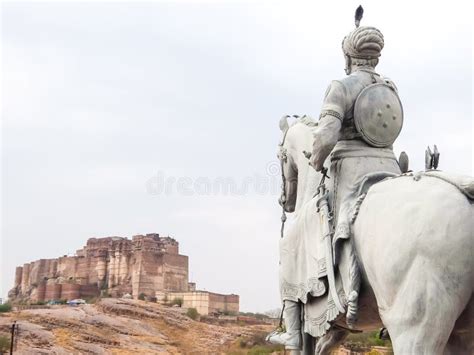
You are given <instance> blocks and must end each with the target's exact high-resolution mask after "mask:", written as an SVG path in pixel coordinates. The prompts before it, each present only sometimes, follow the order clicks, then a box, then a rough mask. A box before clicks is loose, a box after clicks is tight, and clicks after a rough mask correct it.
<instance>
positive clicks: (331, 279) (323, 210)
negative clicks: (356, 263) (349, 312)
mask: <svg viewBox="0 0 474 355" xmlns="http://www.w3.org/2000/svg"><path fill="white" fill-rule="evenodd" d="M321 173H322V174H323V176H322V178H321V182H320V183H319V186H318V200H317V202H316V206H317V208H318V210H317V211H318V212H319V222H320V223H319V225H320V228H321V237H322V239H323V241H324V246H325V250H326V272H327V276H328V284H329V292H330V294H331V296H332V299H333V300H334V304H335V305H336V308H337V309H338V310H339V312H341V313H344V312H345V309H344V306H343V305H342V304H341V301H340V299H339V296H338V294H337V289H336V279H335V276H334V264H333V257H332V236H333V234H334V233H333V231H332V227H331V220H332V214H331V212H330V211H329V202H328V200H329V191H328V190H327V189H326V185H325V184H324V181H325V179H326V178H329V177H328V175H327V169H326V168H324V169H323V170H322V171H321Z"/></svg>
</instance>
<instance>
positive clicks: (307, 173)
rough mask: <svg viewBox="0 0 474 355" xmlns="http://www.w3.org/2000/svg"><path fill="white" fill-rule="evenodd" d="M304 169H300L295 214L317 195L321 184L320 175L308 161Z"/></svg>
mask: <svg viewBox="0 0 474 355" xmlns="http://www.w3.org/2000/svg"><path fill="white" fill-rule="evenodd" d="M304 163H305V165H304V164H302V165H303V169H298V188H297V199H296V206H295V212H298V211H299V210H300V208H302V207H303V206H304V205H305V204H306V203H307V202H308V201H310V200H311V199H312V198H313V197H314V194H315V193H316V190H317V187H318V184H319V174H318V173H317V172H316V170H314V169H313V168H312V167H311V166H310V165H309V164H308V161H307V160H306V161H305V162H304Z"/></svg>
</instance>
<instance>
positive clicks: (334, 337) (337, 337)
mask: <svg viewBox="0 0 474 355" xmlns="http://www.w3.org/2000/svg"><path fill="white" fill-rule="evenodd" d="M348 335H349V332H348V331H347V330H345V329H339V328H333V329H330V330H329V331H328V332H327V333H326V335H324V336H322V337H321V338H319V339H318V342H317V343H316V352H315V354H317V355H329V354H331V351H332V350H333V349H334V348H335V347H336V346H338V345H339V344H341V343H342V341H343V340H344V339H345V338H346V337H347V336H348Z"/></svg>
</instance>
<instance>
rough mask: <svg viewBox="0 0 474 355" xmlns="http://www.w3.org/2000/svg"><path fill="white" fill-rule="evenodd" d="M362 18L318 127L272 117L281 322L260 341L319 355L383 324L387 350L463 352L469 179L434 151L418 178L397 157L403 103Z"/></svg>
mask: <svg viewBox="0 0 474 355" xmlns="http://www.w3.org/2000/svg"><path fill="white" fill-rule="evenodd" d="M362 14H363V10H362V7H359V8H358V9H357V11H356V16H355V20H356V21H355V22H356V28H355V29H354V30H353V31H352V32H350V33H349V34H348V35H347V36H346V37H345V38H344V40H343V42H342V49H343V52H344V57H345V60H346V68H345V71H346V74H347V76H346V77H345V78H343V79H341V80H335V81H333V82H332V83H331V84H330V86H329V88H328V90H327V92H326V95H325V98H324V102H323V106H322V109H321V114H320V117H319V120H318V121H317V122H316V121H313V120H312V119H311V118H309V117H308V116H303V117H296V120H295V121H294V122H293V123H291V124H290V123H289V122H288V118H289V116H285V117H283V118H282V120H281V121H280V129H281V130H282V132H283V140H282V142H281V144H280V145H279V153H278V157H279V159H280V162H281V171H282V178H283V185H282V186H283V187H282V196H281V198H280V204H281V205H282V208H283V216H282V236H281V239H280V270H279V271H280V293H281V299H282V302H283V310H282V319H284V325H285V327H284V328H281V329H279V330H277V331H275V332H273V333H271V334H269V335H268V337H267V340H268V341H269V342H271V343H274V344H282V345H284V346H285V348H286V349H287V350H290V351H291V352H292V353H294V354H300V353H301V351H302V352H303V354H329V353H330V352H331V350H332V349H333V348H334V347H335V346H337V345H339V344H340V343H341V342H342V341H343V340H344V339H345V337H346V336H347V335H348V334H349V333H350V332H360V331H368V330H373V329H376V328H383V329H386V331H387V332H388V334H389V336H390V339H391V341H392V345H393V349H394V352H395V354H400V355H407V354H417V355H418V354H420V355H422V354H427V355H428V354H429V355H433V354H473V353H474V299H473V288H474V236H473V231H474V205H473V203H474V178H472V177H468V176H460V175H455V174H451V173H447V172H443V171H440V170H437V167H438V161H439V152H438V150H437V148H436V146H435V147H434V150H433V151H431V150H430V149H429V148H428V150H427V152H426V170H425V171H422V172H418V173H414V172H412V171H410V170H409V168H408V157H407V155H406V154H405V153H402V154H401V155H400V157H399V159H397V158H396V157H395V155H394V153H393V148H392V144H393V143H394V141H395V140H396V138H397V137H398V136H399V134H400V131H401V129H402V126H403V119H404V116H403V108H402V103H401V101H400V99H399V96H398V92H397V87H396V85H395V83H394V82H393V81H392V80H390V79H388V78H386V77H384V76H382V75H380V74H379V73H377V71H376V70H375V68H376V66H377V64H378V62H379V57H380V54H381V51H382V49H383V47H384V38H383V35H382V33H381V32H380V31H379V30H378V29H377V28H375V27H367V26H360V21H361V18H362ZM286 213H293V218H292V221H291V222H292V223H291V224H290V225H288V226H287V227H286V228H284V224H285V220H286Z"/></svg>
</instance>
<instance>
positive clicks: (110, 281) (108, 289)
mask: <svg viewBox="0 0 474 355" xmlns="http://www.w3.org/2000/svg"><path fill="white" fill-rule="evenodd" d="M188 267H189V266H188V257H187V256H185V255H181V254H179V243H178V242H177V241H176V240H174V239H173V238H170V237H160V236H159V235H158V234H156V233H152V234H146V235H136V236H134V237H133V238H132V240H130V239H127V238H122V237H106V238H90V239H89V240H88V241H87V244H86V246H84V247H83V248H82V249H80V250H78V251H77V252H76V255H74V256H63V257H59V258H56V259H40V260H37V261H33V262H31V263H26V264H24V265H23V266H19V267H17V268H16V272H15V284H14V287H13V289H12V290H11V291H10V292H9V297H10V299H12V300H15V299H20V300H21V299H24V300H28V301H32V302H43V301H48V300H60V299H65V300H70V299H74V298H87V297H93V296H98V295H100V294H103V293H108V294H109V295H111V296H113V297H121V296H123V295H125V294H130V295H132V296H133V298H138V296H139V295H140V294H142V293H143V294H145V295H146V296H149V297H154V296H155V293H156V292H157V291H179V292H185V291H188V277H189V276H188V275H189V272H188Z"/></svg>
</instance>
